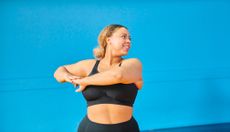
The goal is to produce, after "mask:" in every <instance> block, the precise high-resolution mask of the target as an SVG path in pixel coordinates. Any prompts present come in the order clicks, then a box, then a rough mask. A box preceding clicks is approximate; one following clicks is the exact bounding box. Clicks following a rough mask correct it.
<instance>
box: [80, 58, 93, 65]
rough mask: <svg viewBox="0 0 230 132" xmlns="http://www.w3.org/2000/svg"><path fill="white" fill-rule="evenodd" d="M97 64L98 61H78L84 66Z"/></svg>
mask: <svg viewBox="0 0 230 132" xmlns="http://www.w3.org/2000/svg"><path fill="white" fill-rule="evenodd" d="M95 62H96V59H85V60H81V61H78V62H77V63H79V64H82V65H90V64H93V63H95Z"/></svg>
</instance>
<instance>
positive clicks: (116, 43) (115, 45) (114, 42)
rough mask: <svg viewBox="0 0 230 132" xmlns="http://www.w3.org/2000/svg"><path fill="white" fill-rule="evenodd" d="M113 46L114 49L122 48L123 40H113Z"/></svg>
mask: <svg viewBox="0 0 230 132" xmlns="http://www.w3.org/2000/svg"><path fill="white" fill-rule="evenodd" d="M111 46H112V47H113V49H117V50H119V49H121V48H122V42H121V41H119V40H116V41H113V42H112V44H111Z"/></svg>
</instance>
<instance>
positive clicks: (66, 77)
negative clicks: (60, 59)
mask: <svg viewBox="0 0 230 132" xmlns="http://www.w3.org/2000/svg"><path fill="white" fill-rule="evenodd" d="M90 61H91V60H83V61H79V62H77V63H75V64H70V65H64V66H60V67H58V68H57V70H56V71H55V72H54V78H55V79H56V80H57V81H58V82H61V83H64V82H72V81H71V80H72V79H77V78H81V77H85V76H86V71H85V69H84V67H85V66H87V65H88V63H90Z"/></svg>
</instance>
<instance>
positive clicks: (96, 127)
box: [78, 115, 140, 132]
mask: <svg viewBox="0 0 230 132" xmlns="http://www.w3.org/2000/svg"><path fill="white" fill-rule="evenodd" d="M78 132H140V130H139V126H138V123H137V121H136V120H135V119H134V117H132V118H131V119H130V120H128V121H126V122H121V123H116V124H101V123H96V122H93V121H91V120H90V119H89V118H88V116H87V115H86V116H85V117H84V118H83V120H82V121H81V123H80V124H79V126H78Z"/></svg>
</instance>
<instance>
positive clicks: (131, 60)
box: [122, 58, 142, 66]
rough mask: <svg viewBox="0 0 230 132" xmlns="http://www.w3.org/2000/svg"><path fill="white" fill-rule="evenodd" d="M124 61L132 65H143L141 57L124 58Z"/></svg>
mask: <svg viewBox="0 0 230 132" xmlns="http://www.w3.org/2000/svg"><path fill="white" fill-rule="evenodd" d="M122 63H124V64H128V65H129V64H130V65H138V66H142V63H141V61H140V59H138V58H128V59H125V60H123V62H122Z"/></svg>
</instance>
